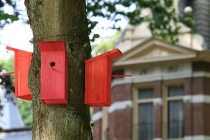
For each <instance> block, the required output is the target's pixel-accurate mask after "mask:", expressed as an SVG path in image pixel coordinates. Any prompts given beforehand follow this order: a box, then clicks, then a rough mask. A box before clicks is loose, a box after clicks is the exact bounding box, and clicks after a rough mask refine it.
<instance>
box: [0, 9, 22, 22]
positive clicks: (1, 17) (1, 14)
mask: <svg viewBox="0 0 210 140" xmlns="http://www.w3.org/2000/svg"><path fill="white" fill-rule="evenodd" d="M8 19H10V20H11V21H12V22H13V21H16V20H18V16H14V15H10V14H6V13H4V12H3V11H0V20H8Z"/></svg>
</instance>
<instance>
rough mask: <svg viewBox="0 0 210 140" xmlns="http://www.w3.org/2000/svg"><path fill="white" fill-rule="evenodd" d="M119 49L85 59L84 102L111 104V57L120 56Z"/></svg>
mask: <svg viewBox="0 0 210 140" xmlns="http://www.w3.org/2000/svg"><path fill="white" fill-rule="evenodd" d="M121 55H122V53H121V51H120V50H119V49H114V50H112V51H109V52H107V53H104V54H102V55H99V56H96V57H93V58H91V59H88V60H85V104H87V105H89V106H110V105H111V76H112V75H111V72H112V59H114V58H117V57H119V56H121Z"/></svg>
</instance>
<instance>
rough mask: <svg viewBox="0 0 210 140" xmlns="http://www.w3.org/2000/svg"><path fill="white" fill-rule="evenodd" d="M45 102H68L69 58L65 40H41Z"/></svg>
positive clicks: (43, 98) (43, 96) (42, 80)
mask: <svg viewBox="0 0 210 140" xmlns="http://www.w3.org/2000/svg"><path fill="white" fill-rule="evenodd" d="M39 47H40V51H41V95H40V98H41V100H42V102H43V103H44V104H67V103H68V59H67V54H66V48H65V44H64V41H46V42H39Z"/></svg>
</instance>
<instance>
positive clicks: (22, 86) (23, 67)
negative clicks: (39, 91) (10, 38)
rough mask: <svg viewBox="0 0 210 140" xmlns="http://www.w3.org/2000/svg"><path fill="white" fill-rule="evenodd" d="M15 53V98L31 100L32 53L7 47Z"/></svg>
mask: <svg viewBox="0 0 210 140" xmlns="http://www.w3.org/2000/svg"><path fill="white" fill-rule="evenodd" d="M6 49H7V50H12V51H14V52H15V53H14V56H15V57H14V59H15V64H14V65H15V96H16V97H17V98H21V99H25V100H31V99H32V96H31V92H30V90H29V87H28V71H29V67H30V64H31V59H32V53H30V52H26V51H22V50H18V49H15V48H11V47H8V46H7V47H6Z"/></svg>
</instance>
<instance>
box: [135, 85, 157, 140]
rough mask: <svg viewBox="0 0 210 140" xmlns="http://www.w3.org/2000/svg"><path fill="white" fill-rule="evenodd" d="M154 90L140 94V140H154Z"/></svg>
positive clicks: (142, 91)
mask: <svg viewBox="0 0 210 140" xmlns="http://www.w3.org/2000/svg"><path fill="white" fill-rule="evenodd" d="M153 97H154V92H153V89H140V90H139V92H138V140H152V139H153V137H154V136H153V132H154V108H153V99H152V98H153Z"/></svg>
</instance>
